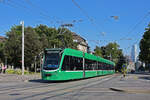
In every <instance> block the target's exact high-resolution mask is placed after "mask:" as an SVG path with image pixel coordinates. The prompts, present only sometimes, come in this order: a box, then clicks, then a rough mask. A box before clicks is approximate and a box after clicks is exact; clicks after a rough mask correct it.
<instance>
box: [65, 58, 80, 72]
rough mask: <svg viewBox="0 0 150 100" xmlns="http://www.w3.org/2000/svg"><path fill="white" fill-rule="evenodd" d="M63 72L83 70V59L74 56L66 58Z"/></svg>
mask: <svg viewBox="0 0 150 100" xmlns="http://www.w3.org/2000/svg"><path fill="white" fill-rule="evenodd" d="M62 70H71V71H75V70H83V59H82V58H79V57H74V56H65V58H64V61H63V65H62Z"/></svg>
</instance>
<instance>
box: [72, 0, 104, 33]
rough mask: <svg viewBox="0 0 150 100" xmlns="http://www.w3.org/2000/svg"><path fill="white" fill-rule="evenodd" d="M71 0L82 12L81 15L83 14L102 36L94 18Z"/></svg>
mask: <svg viewBox="0 0 150 100" xmlns="http://www.w3.org/2000/svg"><path fill="white" fill-rule="evenodd" d="M71 1H72V2H73V4H74V5H75V6H76V7H77V8H79V10H80V11H81V12H82V13H83V15H84V16H85V17H87V19H88V20H89V21H90V22H91V24H92V25H94V27H96V29H97V30H98V32H100V33H101V35H102V36H103V34H102V32H101V31H100V30H99V27H98V25H97V23H95V22H94V19H93V18H91V17H90V16H89V15H88V13H87V12H86V11H85V10H84V9H83V8H82V7H81V6H80V5H79V4H78V3H77V2H76V1H75V0H71ZM99 26H100V25H99Z"/></svg>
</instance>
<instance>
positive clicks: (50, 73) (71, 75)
mask: <svg viewBox="0 0 150 100" xmlns="http://www.w3.org/2000/svg"><path fill="white" fill-rule="evenodd" d="M65 55H69V56H76V57H80V58H83V57H84V58H86V59H90V60H95V61H99V62H103V63H107V64H111V65H114V66H115V63H113V62H112V61H109V60H106V59H103V58H101V57H97V56H94V55H92V54H88V53H83V52H81V51H78V50H74V49H70V48H66V49H64V51H63V54H62V57H61V61H60V64H59V68H58V69H56V70H42V79H43V80H53V81H59V80H73V79H82V78H89V77H95V76H101V75H107V74H114V73H115V71H114V70H85V77H84V75H83V70H80V71H62V70H61V68H62V64H63V60H64V56H65ZM42 66H43V65H42Z"/></svg>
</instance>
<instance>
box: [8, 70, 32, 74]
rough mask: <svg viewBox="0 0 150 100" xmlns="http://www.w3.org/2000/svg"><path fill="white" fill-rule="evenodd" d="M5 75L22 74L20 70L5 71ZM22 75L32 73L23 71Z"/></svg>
mask: <svg viewBox="0 0 150 100" xmlns="http://www.w3.org/2000/svg"><path fill="white" fill-rule="evenodd" d="M6 73H7V74H17V75H21V74H22V70H21V69H15V70H13V69H6ZM24 74H25V75H28V74H33V72H29V71H27V70H25V71H24Z"/></svg>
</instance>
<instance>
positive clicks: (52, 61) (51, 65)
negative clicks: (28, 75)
mask: <svg viewBox="0 0 150 100" xmlns="http://www.w3.org/2000/svg"><path fill="white" fill-rule="evenodd" d="M59 58H60V57H59V53H47V54H46V55H45V62H44V67H43V69H44V70H55V69H57V68H58V66H59V65H58V64H59Z"/></svg>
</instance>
